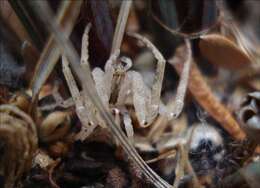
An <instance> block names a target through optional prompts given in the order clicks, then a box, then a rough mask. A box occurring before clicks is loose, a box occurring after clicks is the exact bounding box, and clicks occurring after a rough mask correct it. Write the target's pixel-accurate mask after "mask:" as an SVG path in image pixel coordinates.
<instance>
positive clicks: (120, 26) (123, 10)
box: [110, 0, 133, 55]
mask: <svg viewBox="0 0 260 188" xmlns="http://www.w3.org/2000/svg"><path fill="white" fill-rule="evenodd" d="M132 2H133V1H132V0H127V1H122V4H121V7H120V12H119V15H118V19H117V24H116V30H115V33H114V38H113V43H112V49H111V53H110V54H111V55H112V54H114V53H115V52H116V50H118V49H120V46H121V43H122V40H123V36H124V33H125V27H126V22H127V19H128V15H129V12H130V8H131V5H132Z"/></svg>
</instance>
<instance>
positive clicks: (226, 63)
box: [199, 34, 251, 70]
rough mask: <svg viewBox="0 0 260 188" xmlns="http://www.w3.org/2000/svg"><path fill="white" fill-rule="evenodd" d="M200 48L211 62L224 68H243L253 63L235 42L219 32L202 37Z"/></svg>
mask: <svg viewBox="0 0 260 188" xmlns="http://www.w3.org/2000/svg"><path fill="white" fill-rule="evenodd" d="M199 48H200V51H201V54H202V56H204V57H205V58H206V59H207V60H209V62H211V63H213V64H215V65H217V66H220V67H223V68H227V69H231V70H234V69H242V68H244V67H246V66H249V65H250V63H251V60H250V58H249V56H248V55H247V54H245V53H244V52H243V51H242V50H241V49H240V48H239V47H238V46H237V45H236V44H235V43H234V42H232V41H231V40H229V39H228V38H226V37H224V36H221V35H218V34H209V35H204V36H202V37H200V41H199Z"/></svg>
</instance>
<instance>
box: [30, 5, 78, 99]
mask: <svg viewBox="0 0 260 188" xmlns="http://www.w3.org/2000/svg"><path fill="white" fill-rule="evenodd" d="M81 3H82V1H81V0H79V1H64V3H63V5H62V7H61V9H60V11H59V13H58V16H57V20H58V23H59V25H60V26H62V33H64V35H65V37H66V38H68V37H69V35H70V33H71V32H72V29H73V27H74V24H75V23H76V22H75V21H76V18H77V17H78V15H79V12H80V11H79V9H80V6H81ZM35 12H37V10H35ZM59 57H60V50H59V48H58V46H57V45H56V43H55V40H54V37H53V36H52V35H51V36H50V38H49V40H48V42H47V44H46V45H45V47H44V49H43V52H42V54H41V56H40V59H39V60H38V62H37V67H36V70H35V72H34V76H33V79H32V82H31V86H32V92H33V101H34V100H36V96H37V94H38V93H39V91H40V89H41V87H42V86H43V84H44V82H45V81H46V80H47V78H48V77H49V75H50V73H51V72H52V70H53V68H54V66H55V65H56V63H57V61H58V59H59Z"/></svg>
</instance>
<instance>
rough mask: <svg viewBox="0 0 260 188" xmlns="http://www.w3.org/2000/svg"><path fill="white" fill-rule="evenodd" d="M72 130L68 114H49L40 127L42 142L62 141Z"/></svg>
mask: <svg viewBox="0 0 260 188" xmlns="http://www.w3.org/2000/svg"><path fill="white" fill-rule="evenodd" d="M69 129H70V117H69V114H68V113H67V112H60V111H56V112H53V113H51V114H49V115H48V116H47V117H46V118H45V119H44V120H43V122H42V124H41V125H40V127H39V136H40V141H42V142H52V141H57V140H59V139H62V138H63V137H64V136H65V135H66V134H67V133H68V132H69Z"/></svg>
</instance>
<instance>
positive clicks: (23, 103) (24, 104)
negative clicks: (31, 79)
mask: <svg viewBox="0 0 260 188" xmlns="http://www.w3.org/2000/svg"><path fill="white" fill-rule="evenodd" d="M9 103H11V104H13V105H14V106H16V107H18V108H20V109H21V110H23V111H24V112H28V110H29V107H30V101H29V96H26V95H25V94H22V93H18V94H17V95H15V96H14V97H12V98H11V99H10V101H9Z"/></svg>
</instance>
